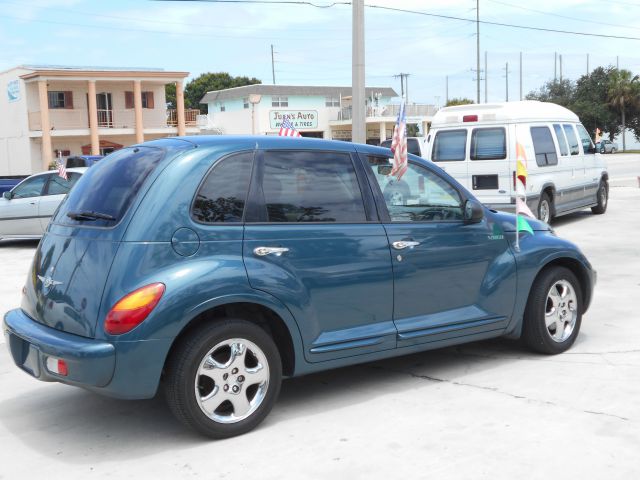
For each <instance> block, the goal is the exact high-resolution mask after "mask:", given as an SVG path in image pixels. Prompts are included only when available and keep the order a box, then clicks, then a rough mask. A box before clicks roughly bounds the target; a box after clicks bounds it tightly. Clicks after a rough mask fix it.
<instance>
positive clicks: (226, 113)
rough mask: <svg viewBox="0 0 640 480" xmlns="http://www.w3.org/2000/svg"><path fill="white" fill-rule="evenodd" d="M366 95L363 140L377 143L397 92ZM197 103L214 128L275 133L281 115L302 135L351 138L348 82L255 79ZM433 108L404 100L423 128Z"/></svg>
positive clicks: (391, 117)
mask: <svg viewBox="0 0 640 480" xmlns="http://www.w3.org/2000/svg"><path fill="white" fill-rule="evenodd" d="M366 97H367V98H366V107H365V108H366V121H367V143H372V144H378V143H380V142H381V141H383V140H385V139H386V138H389V137H390V136H391V135H392V133H393V126H394V125H395V122H396V119H397V116H398V110H399V98H398V94H397V93H396V92H395V91H394V90H393V89H392V88H389V87H367V88H366ZM393 99H396V100H397V101H396V102H395V103H392V101H393ZM200 103H206V104H207V106H208V108H209V114H208V115H209V117H208V121H209V124H210V125H213V126H214V129H215V131H217V132H218V133H224V134H257V135H277V134H278V132H279V130H280V125H281V123H282V119H283V118H285V117H287V118H288V119H289V121H290V122H291V123H292V124H293V126H294V127H295V128H296V129H297V130H298V131H299V132H300V133H301V134H302V135H303V136H306V137H319V138H327V139H336V140H351V119H352V115H351V114H352V106H351V87H327V86H302V85H262V84H256V85H247V86H244V87H235V88H228V89H225V90H216V91H211V92H207V94H206V95H205V96H204V97H203V98H202V100H200ZM435 112H436V108H435V107H434V106H433V105H424V104H409V105H407V107H406V113H407V123H408V124H417V125H418V126H419V129H420V130H421V131H422V132H426V131H427V129H428V125H429V124H430V122H431V119H432V118H433V115H434V114H435Z"/></svg>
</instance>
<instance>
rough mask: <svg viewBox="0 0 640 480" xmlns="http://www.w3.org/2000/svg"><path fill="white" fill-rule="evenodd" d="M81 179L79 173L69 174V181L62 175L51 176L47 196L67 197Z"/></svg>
mask: <svg viewBox="0 0 640 480" xmlns="http://www.w3.org/2000/svg"><path fill="white" fill-rule="evenodd" d="M79 178H80V174H79V173H73V172H70V173H67V180H65V179H64V178H62V177H61V176H60V175H50V176H49V183H48V184H47V189H46V191H45V192H44V194H45V195H66V194H67V193H69V190H71V187H73V186H74V185H75V183H76V182H77V181H78V179H79Z"/></svg>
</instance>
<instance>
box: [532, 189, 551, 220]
mask: <svg viewBox="0 0 640 480" xmlns="http://www.w3.org/2000/svg"><path fill="white" fill-rule="evenodd" d="M545 205H546V206H545ZM545 208H546V212H548V213H547V214H546V216H547V217H548V218H543V217H544V216H545V213H544V212H545ZM536 213H537V214H538V220H542V221H543V222H546V223H549V224H550V223H551V220H553V204H552V203H551V198H550V197H549V194H548V193H547V192H542V195H540V201H539V202H538V211H537V212H536Z"/></svg>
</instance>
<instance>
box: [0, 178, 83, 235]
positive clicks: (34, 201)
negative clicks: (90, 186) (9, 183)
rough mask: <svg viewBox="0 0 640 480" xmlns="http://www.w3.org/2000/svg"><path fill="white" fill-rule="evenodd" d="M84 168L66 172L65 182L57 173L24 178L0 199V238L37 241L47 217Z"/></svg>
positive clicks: (54, 209)
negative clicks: (34, 239)
mask: <svg viewBox="0 0 640 480" xmlns="http://www.w3.org/2000/svg"><path fill="white" fill-rule="evenodd" d="M86 170H87V169H86V168H69V169H67V180H65V179H64V178H62V177H61V176H60V175H58V171H57V170H51V171H48V172H43V173H37V174H35V175H32V176H30V177H28V178H25V179H24V180H23V181H22V182H20V183H19V184H18V185H16V186H15V187H13V189H11V191H9V192H4V194H3V196H2V198H0V239H3V238H40V237H41V236H42V235H43V234H44V231H45V230H46V228H47V224H48V223H49V220H50V219H51V216H52V215H53V213H54V212H55V211H56V209H57V208H58V205H60V202H62V200H63V199H64V197H65V195H66V194H67V193H68V192H69V190H70V189H71V187H73V185H74V184H75V183H76V182H77V181H78V179H79V178H80V177H81V176H82V174H83V173H84V172H85V171H86Z"/></svg>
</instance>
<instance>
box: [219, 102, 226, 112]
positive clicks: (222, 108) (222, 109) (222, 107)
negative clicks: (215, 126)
mask: <svg viewBox="0 0 640 480" xmlns="http://www.w3.org/2000/svg"><path fill="white" fill-rule="evenodd" d="M226 110H227V108H226V107H225V106H224V103H221V104H220V111H221V112H224V111H226Z"/></svg>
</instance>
